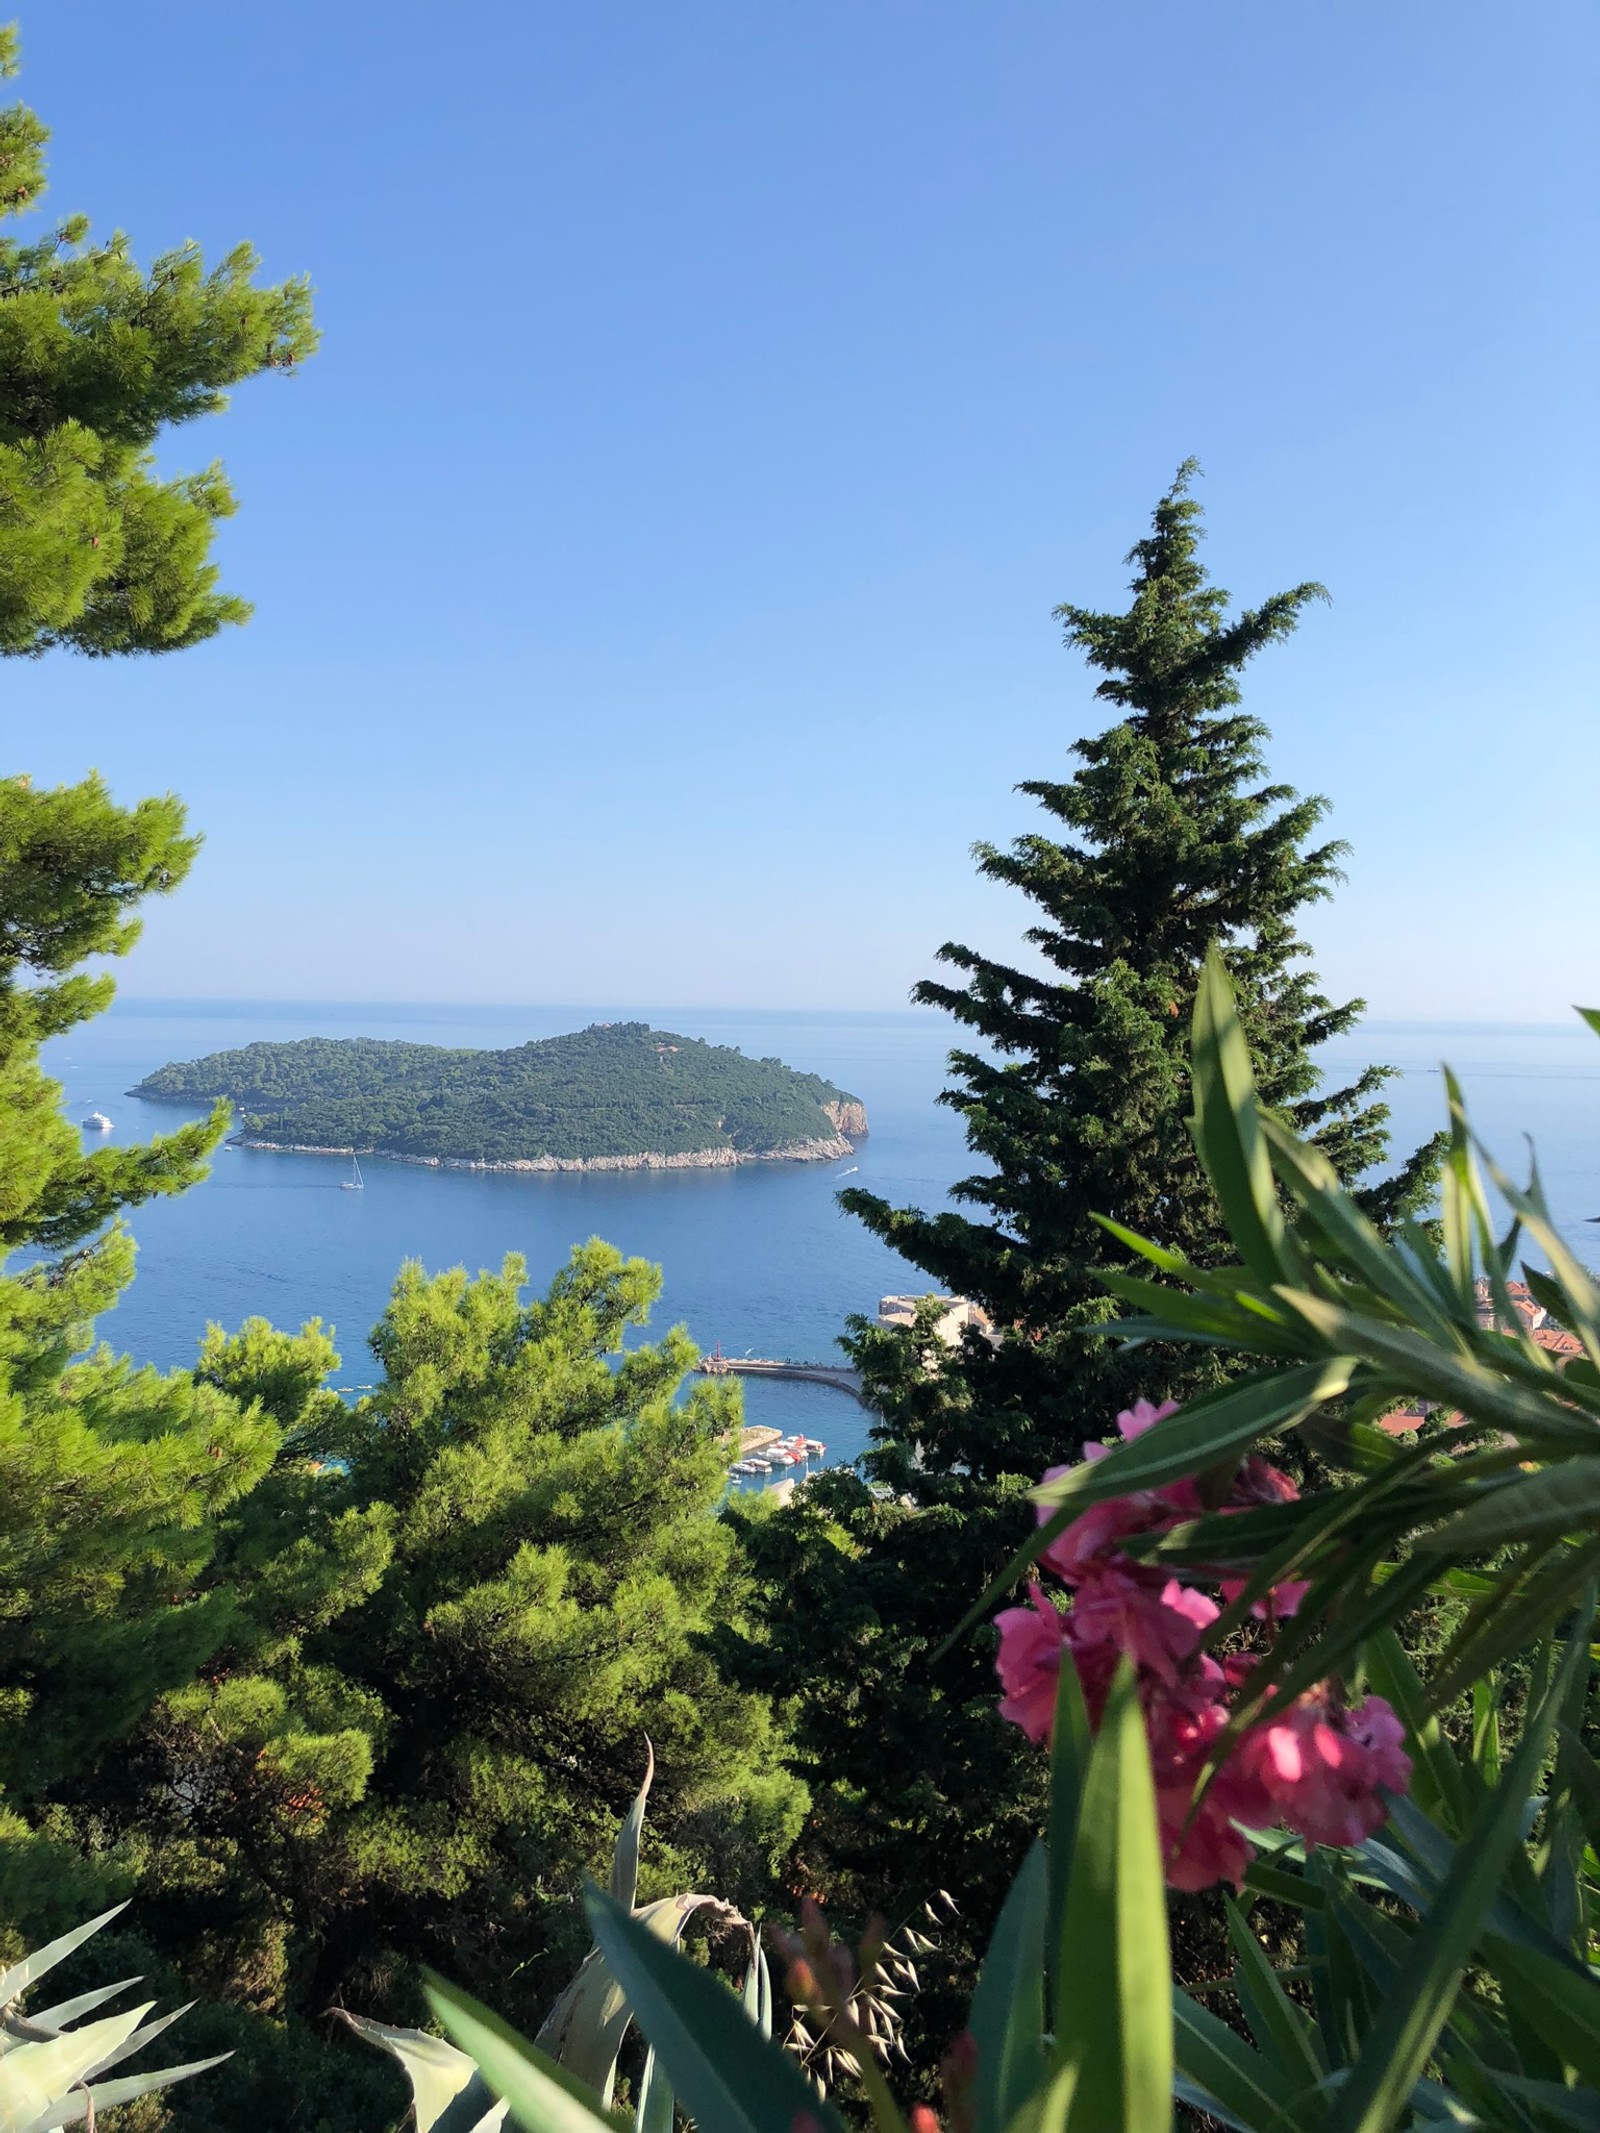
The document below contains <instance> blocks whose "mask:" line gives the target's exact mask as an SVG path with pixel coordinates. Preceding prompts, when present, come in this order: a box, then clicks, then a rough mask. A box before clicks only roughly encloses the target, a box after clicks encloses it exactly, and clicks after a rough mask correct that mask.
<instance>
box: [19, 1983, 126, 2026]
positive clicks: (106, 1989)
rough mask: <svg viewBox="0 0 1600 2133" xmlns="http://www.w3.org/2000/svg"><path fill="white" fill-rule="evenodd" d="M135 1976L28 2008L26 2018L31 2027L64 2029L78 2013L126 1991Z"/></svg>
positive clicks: (101, 2005) (100, 2005)
mask: <svg viewBox="0 0 1600 2133" xmlns="http://www.w3.org/2000/svg"><path fill="white" fill-rule="evenodd" d="M138 1983H139V1979H138V1978H137V1977H124V1978H118V1980H117V1982H116V1983H115V1984H114V1985H97V1986H96V1987H95V1989H94V1990H93V1992H80V1993H79V1994H78V1996H77V1998H76V1999H72V2000H58V2001H57V2002H56V2004H55V2006H54V2007H39V2008H34V2009H30V2011H29V2013H28V2016H27V2020H28V2023H29V2026H30V2027H31V2028H33V2029H40V2030H47V2031H48V2030H56V2029H65V2028H66V2026H67V2024H68V2023H69V2022H76V2021H77V2019H78V2017H79V2016H80V2015H86V2014H90V2013H92V2012H93V2010H94V2009H95V2008H96V2007H103V2006H104V2005H105V2003H106V2001H107V2000H114V1999H115V1998H116V1996H117V1994H118V1993H119V1992H126V1991H127V1989H128V1987H129V1986H130V1985H137V1984H138Z"/></svg>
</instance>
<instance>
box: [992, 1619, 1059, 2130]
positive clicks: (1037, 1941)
mask: <svg viewBox="0 0 1600 2133" xmlns="http://www.w3.org/2000/svg"><path fill="white" fill-rule="evenodd" d="M1061 1671H1062V1673H1063V1674H1066V1673H1068V1672H1072V1673H1076V1668H1074V1667H1073V1666H1072V1664H1071V1661H1070V1660H1066V1661H1064V1663H1063V1665H1062V1669H1061ZM1049 1880H1050V1875H1049V1868H1048V1866H1047V1865H1046V1862H1045V1852H1044V1846H1043V1845H1042V1844H1035V1845H1034V1846H1033V1848H1032V1849H1031V1850H1030V1851H1029V1853H1028V1856H1027V1858H1026V1859H1024V1860H1023V1862H1022V1868H1021V1871H1020V1872H1019V1873H1018V1875H1017V1878H1016V1880H1015V1881H1013V1882H1012V1884H1011V1888H1010V1890H1009V1892H1008V1893H1007V1896H1006V1900H1005V1903H1004V1904H1003V1905H1002V1907H1001V1911H1000V1916H999V1919H998V1920H997V1922H996V1924H995V1929H994V1932H993V1934H992V1935H991V1937H990V1941H989V1947H988V1951H987V1953H986V1954H985V1956H984V1958H983V1968H982V1970H981V1971H980V1972H979V1974H978V1984H977V1989H976V1991H975V1992H974V1993H973V1995H972V2006H971V2010H970V2012H969V2013H968V2016H967V2027H968V2029H969V2030H970V2031H971V2032H972V2042H973V2045H974V2047H975V2049H976V2052H977V2076H976V2080H977V2105H978V2118H979V2122H980V2124H983V2125H986V2126H1003V2125H1004V2124H1005V2123H1006V2121H1007V2120H1008V2119H1009V2118H1011V2117H1012V2116H1013V2115H1014V2114H1015V2113H1016V2112H1017V2111H1018V2110H1020V2109H1021V2107H1022V2105H1023V2104H1024V2103H1025V2102H1026V2100H1027V2098H1028V2097H1029V2096H1031V2095H1032V2094H1033V2092H1034V2090H1035V2089H1036V2088H1037V2087H1038V2085H1039V2083H1040V2082H1041V2081H1042V2080H1043V2078H1044V2073H1045V2063H1046V2062H1045V2048H1044V1946H1045V1940H1044V1936H1045V1920H1046V1915H1047V1913H1048V1910H1049Z"/></svg>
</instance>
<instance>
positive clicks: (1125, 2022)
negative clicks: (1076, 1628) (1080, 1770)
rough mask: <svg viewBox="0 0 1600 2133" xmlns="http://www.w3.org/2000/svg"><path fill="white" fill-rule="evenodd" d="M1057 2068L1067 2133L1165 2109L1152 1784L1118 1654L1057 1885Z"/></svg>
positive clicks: (1125, 2123)
mask: <svg viewBox="0 0 1600 2133" xmlns="http://www.w3.org/2000/svg"><path fill="white" fill-rule="evenodd" d="M1055 2055H1056V2064H1057V2066H1058V2067H1062V2068H1066V2067H1071V2068H1074V2069H1075V2070H1076V2076H1077V2079H1076V2083H1075V2086H1074V2089H1073V2096H1072V2104H1071V2108H1070V2111H1069V2114H1068V2118H1067V2125H1068V2127H1069V2128H1070V2129H1071V2133H1163V2129H1164V2128H1166V2127H1168V2126H1170V2124H1171V2117H1172V1968H1171V1960H1170V1957H1169V1955H1168V1950H1167V1907H1166V1889H1165V1885H1164V1877H1163V1873H1162V1863H1161V1840H1160V1836H1159V1833H1158V1830H1157V1825H1156V1797H1155V1785H1154V1782H1153V1780H1152V1778H1151V1773H1150V1749H1149V1743H1148V1741H1147V1740H1146V1737H1145V1726H1144V1713H1143V1711H1142V1710H1141V1709H1140V1706H1139V1696H1138V1689H1137V1686H1136V1682H1135V1677H1134V1672H1133V1669H1132V1667H1131V1666H1130V1665H1129V1663H1128V1661H1127V1660H1126V1659H1124V1660H1123V1661H1122V1662H1121V1664H1120V1665H1119V1667H1118V1669H1117V1673H1116V1678H1115V1679H1114V1681H1113V1682H1112V1686H1111V1692H1110V1695H1109V1696H1108V1698H1107V1700H1106V1708H1105V1714H1104V1717H1103V1718H1102V1720H1101V1724H1100V1731H1099V1733H1098V1735H1097V1736H1096V1738H1095V1743H1094V1747H1093V1749H1092V1750H1091V1751H1090V1755H1089V1769H1088V1774H1087V1776H1086V1777H1085V1780H1084V1787H1083V1799H1082V1802H1081V1804H1080V1806H1079V1810H1078V1836H1077V1843H1076V1845H1075V1846H1074V1849H1073V1855H1072V1872H1071V1876H1070V1879H1069V1881H1068V1884H1067V1903H1066V1917H1065V1920H1064V1923H1063V1928H1062V1955H1061V1970H1060V1983H1059V1986H1058V1990H1057V1996H1056V2044H1055Z"/></svg>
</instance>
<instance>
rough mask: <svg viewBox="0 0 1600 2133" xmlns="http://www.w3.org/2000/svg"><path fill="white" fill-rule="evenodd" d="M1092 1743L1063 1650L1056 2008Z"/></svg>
mask: <svg viewBox="0 0 1600 2133" xmlns="http://www.w3.org/2000/svg"><path fill="white" fill-rule="evenodd" d="M1090 1745H1091V1743H1090V1734H1089V1713H1088V1711H1087V1709H1086V1708H1085V1705H1084V1701H1083V1683H1082V1682H1081V1681H1080V1680H1079V1679H1078V1669H1077V1668H1076V1666H1074V1665H1073V1663H1072V1659H1071V1655H1070V1654H1069V1653H1068V1652H1067V1651H1066V1650H1065V1648H1063V1650H1062V1654H1061V1671H1060V1675H1059V1678H1058V1679H1057V1682H1056V1717H1055V1726H1054V1728H1053V1729H1052V1731H1051V1735H1050V1821H1049V1831H1050V1842H1049V1846H1048V1851H1049V1859H1050V1900H1049V1910H1048V1914H1047V1916H1046V1919H1045V1955H1046V1963H1047V1969H1048V1972H1049V1983H1050V1993H1051V2000H1050V2004H1051V2005H1052V2006H1053V2005H1054V2004H1055V1990H1056V1985H1057V1982H1058V1973H1059V1971H1060V1967H1061V1928H1062V1922H1063V1920H1064V1919H1065V1917H1066V1913H1067V1883H1068V1880H1069V1878H1070V1876H1071V1871H1072V1853H1073V1848H1074V1846H1075V1845H1076V1844H1077V1841H1078V1808H1079V1804H1080V1803H1081V1801H1082V1798H1083V1781H1084V1777H1085V1774H1086V1773H1087V1771H1088V1768H1089V1752H1090Z"/></svg>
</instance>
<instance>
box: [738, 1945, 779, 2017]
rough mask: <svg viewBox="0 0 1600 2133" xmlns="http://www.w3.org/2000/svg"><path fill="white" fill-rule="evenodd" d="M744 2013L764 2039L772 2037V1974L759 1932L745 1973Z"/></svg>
mask: <svg viewBox="0 0 1600 2133" xmlns="http://www.w3.org/2000/svg"><path fill="white" fill-rule="evenodd" d="M740 1997H741V1998H742V2000H743V2002H744V2011H745V2013H746V2014H747V2015H748V2016H749V2017H750V2019H751V2021H752V2022H754V2024H755V2025H756V2027H757V2029H759V2030H760V2032H761V2034H762V2035H763V2036H764V2037H770V2036H771V2035H772V1972H771V1970H770V1969H769V1968H768V1967H767V1951H766V1950H765V1948H763V1947H762V1945H761V1936H760V1934H759V1932H758V1933H757V1934H756V1936H755V1951H754V1953H753V1954H752V1956H751V1958H750V1967H749V1969H748V1970H747V1971H746V1972H745V1976H744V1990H743V1992H742V1994H741V1995H740Z"/></svg>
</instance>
